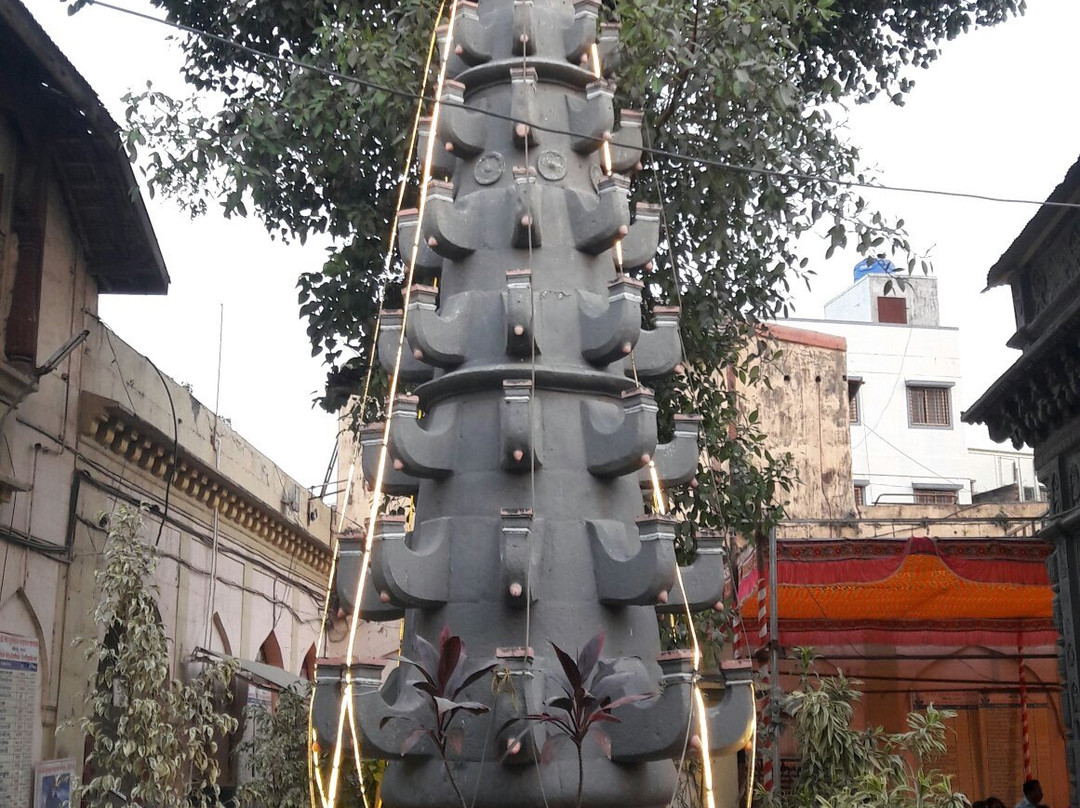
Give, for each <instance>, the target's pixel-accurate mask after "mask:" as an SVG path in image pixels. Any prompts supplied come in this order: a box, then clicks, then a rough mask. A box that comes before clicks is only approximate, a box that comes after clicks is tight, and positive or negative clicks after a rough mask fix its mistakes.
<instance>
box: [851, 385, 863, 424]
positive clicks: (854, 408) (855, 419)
mask: <svg viewBox="0 0 1080 808" xmlns="http://www.w3.org/2000/svg"><path fill="white" fill-rule="evenodd" d="M860 387H862V381H861V380H860V379H848V383H847V403H848V421H849V422H850V423H853V424H858V423H861V420H860V415H859V388H860Z"/></svg>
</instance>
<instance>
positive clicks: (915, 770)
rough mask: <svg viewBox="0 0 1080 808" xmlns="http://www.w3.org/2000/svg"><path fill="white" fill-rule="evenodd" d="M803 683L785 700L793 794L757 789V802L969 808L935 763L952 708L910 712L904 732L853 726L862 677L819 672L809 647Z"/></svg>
mask: <svg viewBox="0 0 1080 808" xmlns="http://www.w3.org/2000/svg"><path fill="white" fill-rule="evenodd" d="M796 650H797V651H798V652H799V653H800V654H801V655H802V665H803V668H802V672H801V676H800V686H799V688H798V689H796V690H794V691H792V692H791V693H789V694H787V695H786V696H785V697H784V699H783V700H782V702H781V710H782V712H783V713H784V714H785V717H786V718H787V720H788V722H789V723H790V727H791V730H792V732H793V733H794V736H795V741H796V743H797V745H798V749H799V754H800V759H799V766H798V770H797V772H796V776H795V781H794V785H793V787H792V790H791V793H789V794H780V793H779V792H778V791H777V792H773V793H772V794H769V795H766V794H759V795H758V797H759V799H758V801H757V803H756V804H757V805H758V806H759V808H967V805H968V801H967V799H966V798H965V797H964V795H963V794H958V793H956V792H954V791H953V789H952V783H951V779H950V777H949V776H948V775H946V774H943V773H942V772H940V771H939V770H937V769H934V768H933V762H934V760H935V759H936V758H939V757H941V756H942V755H943V754H945V751H946V744H945V733H946V732H947V731H948V728H947V726H946V724H945V722H946V721H947V720H948V719H950V718H953V717H955V715H956V713H954V712H951V711H949V710H938V709H935V708H934V706H933V705H930V706H929V707H927V708H926V709H925V710H923V711H913V712H911V713H908V716H907V729H906V730H904V731H903V732H885V731H884V730H882V729H881V728H880V727H871V728H868V729H865V730H857V729H854V728H853V727H852V721H853V719H854V717H855V705H856V704H857V702H858V701H859V700H860V699H861V698H862V694H861V693H860V692H859V691H858V690H857V689H856V686H857V685H858V684H859V683H858V682H856V681H853V680H851V679H848V678H847V677H845V676H844V674H843V673H842V672H838V673H837V674H836V675H835V676H819V675H818V674H817V673H816V672H815V670H814V666H813V656H812V652H810V651H809V649H796Z"/></svg>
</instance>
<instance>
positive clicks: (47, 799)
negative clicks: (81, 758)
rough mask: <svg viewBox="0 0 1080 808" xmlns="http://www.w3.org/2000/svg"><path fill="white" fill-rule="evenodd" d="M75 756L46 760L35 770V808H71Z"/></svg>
mask: <svg viewBox="0 0 1080 808" xmlns="http://www.w3.org/2000/svg"><path fill="white" fill-rule="evenodd" d="M74 782H75V760H74V758H63V759H62V760H46V761H45V762H44V763H42V764H41V765H39V766H38V767H37V768H36V769H35V770H34V808H71V786H72V785H73V784H74Z"/></svg>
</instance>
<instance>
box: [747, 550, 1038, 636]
mask: <svg viewBox="0 0 1080 808" xmlns="http://www.w3.org/2000/svg"><path fill="white" fill-rule="evenodd" d="M1050 550H1051V547H1050V545H1049V544H1047V543H1046V542H1040V541H1031V540H986V539H929V538H926V537H914V538H910V539H880V538H872V539H858V540H850V539H844V540H839V539H838V540H831V539H830V540H817V541H807V540H797V541H780V542H778V543H777V582H778V592H777V615H778V619H779V634H780V636H779V637H778V638H777V639H778V640H779V642H780V644H781V645H783V646H787V647H792V646H797V645H812V646H816V647H821V646H835V645H840V644H843V645H847V644H850V643H858V644H867V643H869V644H889V645H897V646H915V645H922V646H925V645H939V646H954V647H955V646H966V645H996V646H1009V647H1012V648H1016V647H1017V645H1018V644H1019V645H1020V646H1021V647H1027V648H1031V647H1035V646H1049V645H1053V644H1054V643H1055V641H1056V638H1057V635H1056V633H1055V631H1054V626H1053V622H1052V619H1051V601H1052V592H1051V589H1050V580H1049V576H1048V574H1047V570H1046V558H1047V556H1048V555H1049V553H1050ZM759 576H760V573H759V572H758V570H756V569H753V568H751V569H749V570H746V571H745V572H744V575H743V578H742V581H741V582H740V585H739V603H740V606H741V612H742V618H743V620H744V622H745V623H746V625H747V628H748V629H750V628H754V629H756V628H757V621H758V614H759V603H758V597H759V593H760V592H761V587H760V584H761V579H760V577H759ZM751 636H756V635H755V634H751Z"/></svg>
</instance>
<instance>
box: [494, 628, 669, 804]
mask: <svg viewBox="0 0 1080 808" xmlns="http://www.w3.org/2000/svg"><path fill="white" fill-rule="evenodd" d="M551 647H552V648H553V649H555V656H556V657H557V658H558V660H559V665H560V667H561V668H562V676H561V677H559V676H555V677H552V678H554V679H555V680H556V681H557V682H558V684H559V688H560V689H561V690H562V693H561V694H557V695H555V696H552V697H550V698H548V699H546V700H545V701H544V707H545V708H547V709H545V711H544V712H542V713H530V714H529V715H526V716H523V717H521V718H513V719H511V720H510V721H509V722H507V726H509V725H510V724H513V723H515V722H517V721H522V720H524V721H532V722H536V723H540V724H546V725H547V726H549V727H552V728H553V729H555V730H556V732H557V734H556V735H553V736H551V737H549V738H548V739H547V740H546V741H545V742H544V746H543V748H542V749H541V750H540V762H541V764H545V763H548V762H550V761H551V759H552V757H553V755H554V753H555V746H556V742H557V741H558V740H559V739H561V738H569V739H570V741H571V743H573V744H574V749H575V750H576V752H577V764H578V785H577V805H578V808H581V794H582V788H583V786H584V783H585V763H584V754H583V747H584V745H585V741H586V739H587V738H592V739H593V740H594V741H595V742H596V744H597V745H598V746H599V747H600V750H601V751H602V752H603V753H604V756H605V757H608V758H610V757H611V739H610V738H609V737H608V736H607V735H606V734H605V733H604V731H603V730H602V729H600V724H603V723H619V718H618V716H616V715H615V714H614V710H616V709H618V708H619V707H622V706H623V705H625V704H632V703H633V702H637V701H643V700H645V699H648V698H652V696H653V694H652V693H629V694H628V693H624V691H625V689H626V686H627V684H628V683H629V682H630V680H631V678H632V674H631V673H630V672H628V671H622V672H617V671H615V670H614V669H613V666H612V665H611V664H609V663H605V662H601V661H600V652H601V651H602V650H603V648H604V633H603V632H600V633H599V634H597V635H596V636H595V637H593V638H592V639H591V640H589V641H588V642H587V643H585V647H583V648H582V649H581V652H580V653H579V654H578V656H577V659H574V658H573V657H572V656H570V655H569V654H568V653H566V652H565V651H564V650H563V649H561V648H560V647H559V646H557V645H556V644H555V643H551ZM620 694H621V695H620ZM527 731H528V730H525V732H527ZM522 734H524V733H522ZM520 737H521V736H519V737H518V741H513V742H511V748H514V747H515V746H516V744H517V743H518V742H519V741H520Z"/></svg>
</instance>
